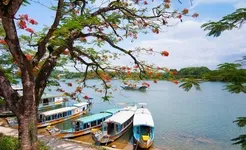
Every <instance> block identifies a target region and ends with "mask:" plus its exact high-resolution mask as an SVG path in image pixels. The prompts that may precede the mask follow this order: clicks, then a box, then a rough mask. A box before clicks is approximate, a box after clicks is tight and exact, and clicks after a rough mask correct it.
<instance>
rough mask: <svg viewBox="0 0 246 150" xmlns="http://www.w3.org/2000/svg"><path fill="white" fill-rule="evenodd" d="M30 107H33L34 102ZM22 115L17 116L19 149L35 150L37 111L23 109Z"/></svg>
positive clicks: (36, 146) (36, 144)
mask: <svg viewBox="0 0 246 150" xmlns="http://www.w3.org/2000/svg"><path fill="white" fill-rule="evenodd" d="M31 103H33V105H32V106H35V103H34V101H32V102H31ZM24 109H25V111H24V114H21V115H19V116H17V118H18V124H19V126H18V131H19V142H20V149H22V150H37V149H38V142H37V115H36V114H37V110H36V107H35V108H31V109H30V108H29V109H28V108H26V107H24Z"/></svg>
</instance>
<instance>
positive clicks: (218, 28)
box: [202, 8, 246, 37]
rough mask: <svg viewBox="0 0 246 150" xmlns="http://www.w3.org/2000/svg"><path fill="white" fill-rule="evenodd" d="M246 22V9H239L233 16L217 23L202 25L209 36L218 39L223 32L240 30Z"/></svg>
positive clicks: (228, 16) (230, 15)
mask: <svg viewBox="0 0 246 150" xmlns="http://www.w3.org/2000/svg"><path fill="white" fill-rule="evenodd" d="M245 21H246V8H239V9H237V10H236V11H235V12H233V13H232V14H229V15H227V16H224V17H223V18H222V19H221V20H219V21H217V22H208V23H205V24H203V25H202V28H204V30H208V31H209V33H208V36H214V37H218V36H220V35H221V33H222V32H223V31H226V30H232V29H234V28H240V27H241V26H242V25H243V24H244V23H245Z"/></svg>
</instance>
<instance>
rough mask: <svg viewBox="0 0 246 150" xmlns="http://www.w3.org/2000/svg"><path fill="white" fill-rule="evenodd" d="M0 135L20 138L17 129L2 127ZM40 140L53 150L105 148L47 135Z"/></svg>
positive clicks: (93, 149)
mask: <svg viewBox="0 0 246 150" xmlns="http://www.w3.org/2000/svg"><path fill="white" fill-rule="evenodd" d="M0 133H3V134H5V135H9V136H14V137H17V136H18V131H17V130H16V129H12V128H8V127H1V126H0ZM38 139H39V140H41V141H43V142H44V143H45V144H46V145H47V146H49V147H50V148H52V150H100V149H101V150H102V149H103V148H100V147H96V146H93V145H89V144H88V145H87V144H84V143H81V144H80V143H75V142H72V141H68V140H62V139H57V138H54V137H51V136H46V135H38Z"/></svg>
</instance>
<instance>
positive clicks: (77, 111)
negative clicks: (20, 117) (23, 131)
mask: <svg viewBox="0 0 246 150" xmlns="http://www.w3.org/2000/svg"><path fill="white" fill-rule="evenodd" d="M87 108H88V103H86V102H83V103H78V104H73V106H71V107H63V108H58V109H54V110H50V111H45V112H41V113H39V114H38V125H37V127H38V128H43V127H46V126H51V125H54V124H57V123H60V122H63V121H65V120H69V119H72V118H75V117H79V116H80V115H82V114H84V113H86V110H87ZM6 120H7V122H8V124H9V125H10V126H12V127H14V128H17V127H18V123H17V121H16V120H17V119H16V118H15V117H14V118H13V117H12V118H6Z"/></svg>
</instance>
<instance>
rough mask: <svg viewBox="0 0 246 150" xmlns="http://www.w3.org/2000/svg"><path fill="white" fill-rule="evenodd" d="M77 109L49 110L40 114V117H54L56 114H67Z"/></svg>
mask: <svg viewBox="0 0 246 150" xmlns="http://www.w3.org/2000/svg"><path fill="white" fill-rule="evenodd" d="M76 108H77V107H63V108H58V109H54V110H50V111H46V112H41V113H40V115H44V116H50V115H54V114H58V113H63V112H67V111H70V110H74V109H76Z"/></svg>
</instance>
